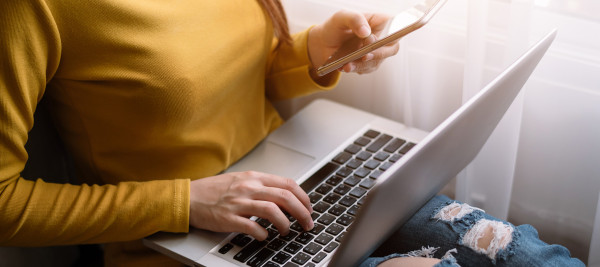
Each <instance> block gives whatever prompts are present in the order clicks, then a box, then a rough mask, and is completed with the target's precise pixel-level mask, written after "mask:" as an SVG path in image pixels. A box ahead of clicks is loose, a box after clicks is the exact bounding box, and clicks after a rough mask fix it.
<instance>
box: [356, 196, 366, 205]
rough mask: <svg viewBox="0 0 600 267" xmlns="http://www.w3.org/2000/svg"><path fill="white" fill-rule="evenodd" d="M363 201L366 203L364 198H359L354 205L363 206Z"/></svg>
mask: <svg viewBox="0 0 600 267" xmlns="http://www.w3.org/2000/svg"><path fill="white" fill-rule="evenodd" d="M365 201H366V197H361V198H360V199H359V200H358V203H356V204H358V205H359V206H362V204H364V203H365Z"/></svg>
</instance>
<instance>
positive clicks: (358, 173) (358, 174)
mask: <svg viewBox="0 0 600 267" xmlns="http://www.w3.org/2000/svg"><path fill="white" fill-rule="evenodd" d="M369 173H371V170H369V169H367V168H362V167H361V168H360V169H358V170H356V171H355V172H354V176H356V177H359V178H361V179H362V178H365V177H366V176H367V175H369Z"/></svg>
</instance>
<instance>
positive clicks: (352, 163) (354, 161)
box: [346, 159, 362, 169]
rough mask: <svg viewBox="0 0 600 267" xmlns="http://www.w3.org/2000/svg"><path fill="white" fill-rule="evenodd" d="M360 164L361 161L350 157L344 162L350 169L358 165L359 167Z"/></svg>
mask: <svg viewBox="0 0 600 267" xmlns="http://www.w3.org/2000/svg"><path fill="white" fill-rule="evenodd" d="M360 165H362V161H360V160H357V159H351V160H350V161H348V163H347V164H346V167H348V168H351V169H357V168H358V167H360Z"/></svg>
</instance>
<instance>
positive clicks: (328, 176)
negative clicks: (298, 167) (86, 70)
mask: <svg viewBox="0 0 600 267" xmlns="http://www.w3.org/2000/svg"><path fill="white" fill-rule="evenodd" d="M414 146H415V144H414V143H412V142H407V141H405V140H403V139H400V138H395V137H392V136H390V135H387V134H384V133H380V132H378V131H375V130H368V131H367V132H365V133H364V134H363V135H362V136H361V137H359V138H357V139H356V140H355V141H354V142H353V143H352V144H350V145H348V146H347V147H346V148H345V149H344V150H343V151H342V152H340V153H338V154H337V155H336V156H335V157H334V158H333V159H332V160H331V161H330V162H328V163H326V164H325V165H324V166H323V167H321V169H319V170H318V171H316V172H315V173H314V174H313V175H312V176H311V177H310V178H308V179H307V180H306V181H305V182H304V183H302V184H301V185H300V186H301V187H302V189H304V191H306V192H308V196H309V197H310V202H311V203H312V207H313V210H314V212H313V213H312V218H313V220H314V223H315V226H314V228H313V229H312V230H310V231H304V230H303V229H302V227H301V226H300V224H299V223H298V222H297V221H296V219H294V218H293V217H292V216H290V215H289V214H287V213H286V215H287V216H288V219H289V220H290V222H291V225H290V233H289V234H288V235H286V236H280V235H279V234H278V232H277V229H275V227H274V226H273V225H271V223H270V222H269V221H268V220H266V219H262V218H258V219H257V220H256V222H257V223H258V224H260V225H261V226H263V227H265V228H266V229H267V231H268V233H269V235H268V237H267V239H266V240H264V241H258V240H255V239H253V238H252V237H250V236H249V235H246V234H241V233H240V234H237V235H235V236H234V237H233V238H231V240H229V241H228V242H227V243H226V244H225V245H221V247H220V248H219V249H218V253H220V254H227V253H228V252H230V251H238V252H237V253H236V254H235V255H233V259H234V260H235V261H238V262H241V263H245V264H246V265H248V266H265V267H272V266H285V267H292V266H315V265H316V264H318V263H320V262H321V261H322V260H323V259H325V258H326V257H327V256H328V255H329V254H331V253H333V251H334V250H335V249H336V248H337V247H338V246H339V244H340V242H341V241H342V239H343V238H344V234H345V233H346V229H347V228H348V227H349V226H350V225H351V224H352V222H353V221H354V216H356V214H357V213H358V210H359V208H360V206H361V205H362V204H363V202H364V200H365V196H366V195H367V193H368V192H369V190H370V189H371V188H373V186H374V185H375V183H376V180H377V178H379V176H380V175H381V174H382V173H383V172H384V171H386V170H387V169H388V168H389V167H390V166H391V165H392V164H393V163H394V162H396V161H398V160H399V159H400V158H401V157H402V156H403V155H404V154H406V153H407V152H408V151H409V150H410V149H411V148H413V147H414ZM236 247H238V249H234V248H236ZM239 248H241V249H239Z"/></svg>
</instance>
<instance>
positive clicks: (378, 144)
mask: <svg viewBox="0 0 600 267" xmlns="http://www.w3.org/2000/svg"><path fill="white" fill-rule="evenodd" d="M390 140H392V137H391V136H389V135H387V134H384V135H381V136H379V137H377V139H376V140H375V142H373V143H371V144H370V145H369V146H368V147H367V148H366V150H367V151H369V152H373V153H375V152H377V151H378V150H379V149H381V148H382V147H383V146H384V145H385V144H386V143H387V142H389V141H390Z"/></svg>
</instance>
